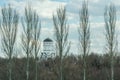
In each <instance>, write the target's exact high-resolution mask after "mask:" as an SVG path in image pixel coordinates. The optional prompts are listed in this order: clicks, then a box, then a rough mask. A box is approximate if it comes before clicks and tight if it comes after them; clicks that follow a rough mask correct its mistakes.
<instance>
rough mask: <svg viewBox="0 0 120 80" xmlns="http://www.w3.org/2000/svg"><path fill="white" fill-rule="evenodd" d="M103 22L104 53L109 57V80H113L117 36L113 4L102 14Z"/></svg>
mask: <svg viewBox="0 0 120 80" xmlns="http://www.w3.org/2000/svg"><path fill="white" fill-rule="evenodd" d="M104 20H105V32H106V34H105V36H106V42H107V45H106V51H107V53H109V55H110V63H111V66H110V67H111V73H110V74H111V77H110V79H111V80H114V57H115V53H116V51H117V36H116V8H115V6H114V4H111V5H110V6H109V7H106V9H105V13H104Z"/></svg>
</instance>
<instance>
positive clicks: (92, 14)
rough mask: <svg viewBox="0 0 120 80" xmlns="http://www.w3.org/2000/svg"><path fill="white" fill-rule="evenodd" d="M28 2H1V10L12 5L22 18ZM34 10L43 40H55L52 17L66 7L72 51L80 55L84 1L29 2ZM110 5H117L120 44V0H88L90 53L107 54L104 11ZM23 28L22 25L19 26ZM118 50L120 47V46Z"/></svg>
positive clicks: (44, 0) (8, 0) (2, 0)
mask: <svg viewBox="0 0 120 80" xmlns="http://www.w3.org/2000/svg"><path fill="white" fill-rule="evenodd" d="M27 1H28V0H0V9H1V7H3V6H4V5H7V4H11V5H12V7H13V8H15V9H16V10H17V11H18V12H19V14H20V15H21V16H23V15H24V8H25V6H26V2H27ZM29 2H30V3H31V6H32V8H33V9H34V10H35V11H36V12H37V13H38V15H39V16H40V19H41V26H42V29H41V40H44V39H45V38H47V37H50V38H52V39H54V38H53V36H54V35H53V34H54V27H53V21H52V16H53V14H55V13H56V10H57V9H58V8H59V7H60V6H65V7H66V14H67V23H68V25H69V26H70V30H69V41H71V50H70V52H71V53H73V54H78V30H77V28H78V27H79V11H80V10H81V6H82V2H83V0H29ZM110 3H114V4H115V5H116V10H117V22H116V33H117V35H118V43H119V44H120V27H119V25H120V0H88V9H89V21H90V31H91V37H90V38H91V48H90V52H94V53H98V54H103V53H104V52H105V45H106V41H105V35H104V33H105V28H104V16H103V14H104V10H105V6H108V5H109V4H110ZM19 26H21V24H19ZM19 34H20V33H19ZM118 48H120V46H119V45H118Z"/></svg>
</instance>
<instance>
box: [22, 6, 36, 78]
mask: <svg viewBox="0 0 120 80" xmlns="http://www.w3.org/2000/svg"><path fill="white" fill-rule="evenodd" d="M22 25H23V33H22V48H23V50H24V52H25V54H26V56H27V61H26V80H29V74H30V72H29V66H30V64H29V58H30V56H31V54H32V51H33V47H34V45H33V41H32V40H33V28H34V27H35V26H34V12H33V10H32V8H31V7H30V5H28V6H27V7H26V8H25V16H24V20H23V22H22Z"/></svg>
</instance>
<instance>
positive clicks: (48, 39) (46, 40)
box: [43, 38, 53, 42]
mask: <svg viewBox="0 0 120 80" xmlns="http://www.w3.org/2000/svg"><path fill="white" fill-rule="evenodd" d="M43 42H53V41H52V39H50V38H46V39H44V40H43Z"/></svg>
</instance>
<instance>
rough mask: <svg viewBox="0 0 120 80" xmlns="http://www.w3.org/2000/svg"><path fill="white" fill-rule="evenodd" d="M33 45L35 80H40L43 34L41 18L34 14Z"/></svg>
mask: <svg viewBox="0 0 120 80" xmlns="http://www.w3.org/2000/svg"><path fill="white" fill-rule="evenodd" d="M33 21H34V22H33V25H34V28H33V45H34V57H35V80H38V76H37V75H38V53H39V51H40V46H41V45H40V41H39V40H40V32H41V22H40V21H39V16H38V15H37V14H36V13H35V12H34V17H33Z"/></svg>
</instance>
